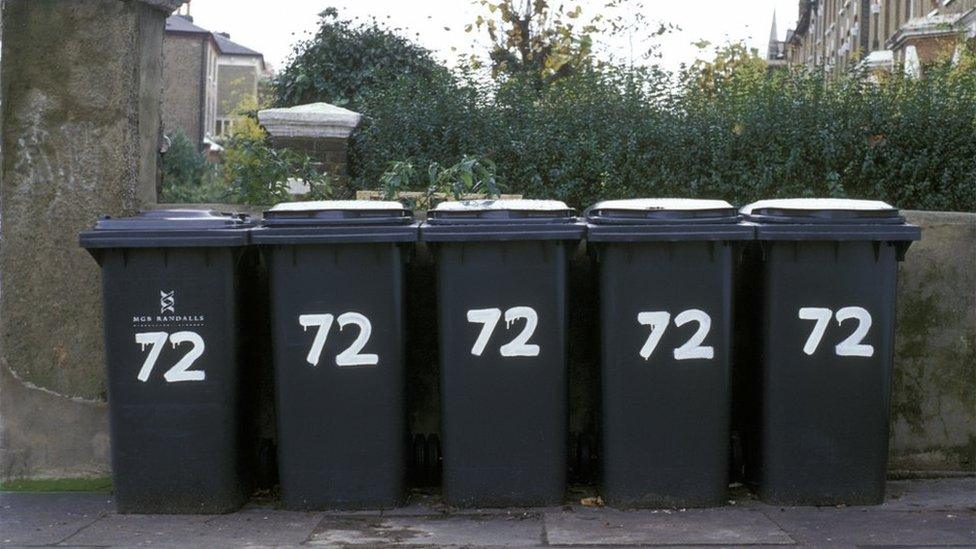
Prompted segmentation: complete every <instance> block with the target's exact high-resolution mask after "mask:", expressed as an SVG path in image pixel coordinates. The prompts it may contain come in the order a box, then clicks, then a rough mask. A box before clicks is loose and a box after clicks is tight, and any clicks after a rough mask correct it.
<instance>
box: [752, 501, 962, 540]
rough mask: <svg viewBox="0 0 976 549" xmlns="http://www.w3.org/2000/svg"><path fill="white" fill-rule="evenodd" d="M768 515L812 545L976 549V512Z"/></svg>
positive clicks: (839, 511) (803, 510) (799, 510)
mask: <svg viewBox="0 0 976 549" xmlns="http://www.w3.org/2000/svg"><path fill="white" fill-rule="evenodd" d="M764 514H765V515H766V516H768V517H769V518H770V520H772V521H773V522H775V523H776V524H777V525H778V526H779V527H780V528H782V529H783V530H786V531H788V532H789V533H790V535H791V536H792V537H793V538H794V539H795V540H796V541H797V543H803V544H811V545H828V544H829V545H836V544H844V545H847V544H851V545H900V546H916V545H963V546H968V547H972V546H976V513H973V512H971V511H961V512H905V511H872V510H869V509H860V508H858V509H834V508H820V509H818V508H810V507H806V508H784V509H782V510H767V511H765V512H764Z"/></svg>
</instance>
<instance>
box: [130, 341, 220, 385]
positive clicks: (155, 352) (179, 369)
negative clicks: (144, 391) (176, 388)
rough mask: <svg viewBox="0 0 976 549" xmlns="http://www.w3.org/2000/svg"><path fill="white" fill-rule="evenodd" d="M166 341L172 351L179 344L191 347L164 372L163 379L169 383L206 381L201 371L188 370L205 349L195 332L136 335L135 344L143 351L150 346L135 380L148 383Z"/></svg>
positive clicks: (205, 374) (205, 376)
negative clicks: (171, 347)
mask: <svg viewBox="0 0 976 549" xmlns="http://www.w3.org/2000/svg"><path fill="white" fill-rule="evenodd" d="M167 339H168V340H169V342H170V344H171V345H173V348H174V349H175V348H176V346H177V345H179V344H181V343H190V344H192V345H193V347H191V348H190V350H189V351H188V352H187V353H186V354H185V355H183V358H181V359H180V361H179V362H177V363H176V364H174V365H173V367H172V368H170V369H169V370H166V373H165V374H163V378H164V379H165V380H166V381H168V382H170V383H176V382H179V381H203V380H205V379H207V373H206V372H204V371H203V370H190V366H192V365H193V363H194V362H196V360H197V359H198V358H200V357H201V356H202V355H203V351H204V349H205V348H206V345H204V343H203V338H202V337H200V334H198V333H196V332H176V333H175V334H172V335H170V334H168V333H166V332H143V333H140V334H136V343H138V344H139V345H141V346H142V349H143V350H145V349H146V345H149V346H150V347H149V354H147V355H146V360H145V361H143V363H142V368H139V374H138V375H136V378H137V379H138V380H139V381H142V382H146V381H149V375H150V374H151V373H152V370H153V367H154V366H156V361H157V360H159V354H160V353H162V352H163V345H165V344H166V340H167Z"/></svg>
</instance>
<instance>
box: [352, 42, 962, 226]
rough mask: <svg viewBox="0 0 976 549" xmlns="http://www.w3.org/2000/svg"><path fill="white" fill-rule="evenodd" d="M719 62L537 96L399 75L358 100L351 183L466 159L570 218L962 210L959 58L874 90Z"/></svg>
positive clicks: (726, 57) (529, 90)
mask: <svg viewBox="0 0 976 549" xmlns="http://www.w3.org/2000/svg"><path fill="white" fill-rule="evenodd" d="M719 53H720V55H719V56H718V57H717V58H716V60H715V61H714V62H712V63H699V64H696V65H694V66H692V67H689V68H686V69H684V70H683V71H681V73H679V74H677V75H672V74H668V73H664V72H662V71H660V70H657V69H655V68H639V67H638V68H633V67H617V66H609V65H605V66H602V67H598V66H594V67H590V68H586V69H583V70H579V71H576V72H575V73H573V74H571V75H568V76H566V77H565V78H560V79H558V80H556V81H554V82H552V83H551V84H549V85H546V86H544V87H542V88H538V87H537V85H536V82H534V81H526V80H523V79H520V78H517V77H512V78H508V79H506V80H505V81H503V82H499V83H496V84H494V85H487V84H484V83H481V82H478V81H477V80H475V79H473V78H470V77H467V76H466V75H464V74H459V75H440V76H437V77H434V78H400V79H398V80H397V81H396V82H393V83H391V84H390V85H389V86H386V87H382V88H376V89H373V90H371V91H370V92H369V93H368V94H366V95H365V96H364V97H363V107H362V108H363V112H364V113H365V114H366V117H365V120H364V123H363V125H362V126H361V127H360V128H359V129H358V130H357V132H356V133H355V134H354V136H353V143H352V151H351V153H350V171H351V174H352V175H353V177H354V178H355V181H356V183H357V184H358V185H359V186H362V187H375V186H376V182H377V181H380V179H381V177H382V176H383V174H384V173H385V172H386V171H387V168H388V167H389V163H390V161H396V160H402V161H408V162H409V163H410V165H411V166H412V167H413V168H414V169H415V170H416V171H417V172H419V173H423V172H425V171H426V170H427V169H428V167H429V166H431V165H434V164H436V165H439V166H444V165H448V166H450V165H453V164H455V163H457V162H459V161H460V160H461V159H462V158H464V157H465V156H466V155H470V156H477V157H481V158H485V159H489V160H491V161H492V162H494V163H495V165H496V166H497V174H498V178H499V179H501V180H504V181H505V182H506V184H507V191H508V192H513V193H521V194H524V195H526V196H528V197H539V198H557V199H561V200H565V201H567V202H568V203H570V204H571V205H573V206H576V207H578V208H582V207H586V206H588V205H589V204H592V203H593V202H595V201H597V200H600V199H604V198H620V197H634V196H678V197H709V198H724V199H726V200H729V201H730V202H732V203H735V204H743V203H746V202H750V201H753V200H758V199H762V198H773V197H788V196H836V197H854V198H872V199H879V200H886V201H889V202H891V203H893V204H895V205H897V206H899V207H902V208H917V209H943V210H962V211H976V69H974V64H973V61H972V59H971V56H970V57H968V58H966V59H964V60H963V61H962V62H961V63H959V64H958V65H957V66H954V67H953V66H950V65H949V64H948V63H945V64H940V65H936V66H932V67H928V68H927V70H926V73H925V77H924V78H922V79H911V78H908V77H905V76H902V75H901V74H900V73H899V72H898V71H896V72H895V73H894V74H893V75H890V76H889V77H887V78H885V79H883V81H882V82H881V83H879V84H872V83H869V82H867V81H866V80H865V79H864V78H862V77H861V76H862V75H852V76H851V77H847V78H840V79H836V80H831V79H827V78H825V77H824V75H822V74H819V73H817V72H807V71H803V70H791V71H779V72H772V73H770V72H768V71H767V70H766V67H765V65H764V64H763V63H762V62H761V60H759V59H757V58H756V57H755V55H754V54H752V53H750V52H748V51H746V50H745V49H744V48H727V49H725V50H722V51H720V52H719ZM401 185H405V186H407V187H410V188H409V189H407V190H423V189H424V188H425V186H426V185H427V182H426V181H424V180H423V179H422V178H408V179H407V181H406V182H405V183H404V182H401Z"/></svg>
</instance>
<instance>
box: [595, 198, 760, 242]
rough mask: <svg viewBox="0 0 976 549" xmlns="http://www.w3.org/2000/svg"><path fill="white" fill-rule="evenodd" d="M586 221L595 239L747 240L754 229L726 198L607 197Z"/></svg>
mask: <svg viewBox="0 0 976 549" xmlns="http://www.w3.org/2000/svg"><path fill="white" fill-rule="evenodd" d="M586 221H587V231H588V239H589V240H592V241H595V242H601V241H603V242H614V241H654V240H666V241H678V240H712V241H714V240H746V239H750V238H752V236H753V233H754V232H755V231H754V230H753V229H752V228H751V227H748V226H745V225H743V224H741V223H740V221H741V216H740V215H739V211H738V210H736V209H735V207H733V206H732V205H731V204H729V203H728V202H726V201H724V200H705V199H693V198H638V199H631V200H605V201H603V202H598V203H596V204H594V205H593V206H591V207H590V208H589V209H588V210H587V211H586Z"/></svg>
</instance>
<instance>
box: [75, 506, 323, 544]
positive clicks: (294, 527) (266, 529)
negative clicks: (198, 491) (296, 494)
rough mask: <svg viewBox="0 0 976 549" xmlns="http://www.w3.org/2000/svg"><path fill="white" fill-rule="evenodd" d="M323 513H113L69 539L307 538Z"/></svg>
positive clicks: (169, 541) (271, 540)
mask: <svg viewBox="0 0 976 549" xmlns="http://www.w3.org/2000/svg"><path fill="white" fill-rule="evenodd" d="M321 520H322V515H321V514H319V513H299V512H291V511H277V510H272V509H246V510H244V511H240V512H237V513H233V514H229V515H112V516H110V517H106V518H104V519H102V520H100V521H98V522H96V523H95V524H93V525H91V526H89V527H88V528H85V529H84V530H82V531H81V532H79V533H78V534H77V535H75V536H72V537H70V538H68V539H67V540H65V542H66V543H68V544H74V545H123V546H140V545H170V546H188V545H193V546H218V545H222V546H228V545H231V546H233V545H242V544H249V545H282V544H292V545H294V544H299V543H301V542H303V541H305V540H306V539H307V538H308V537H309V536H310V535H311V533H312V531H313V530H314V529H315V526H316V525H317V524H318V523H319V521H321Z"/></svg>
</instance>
